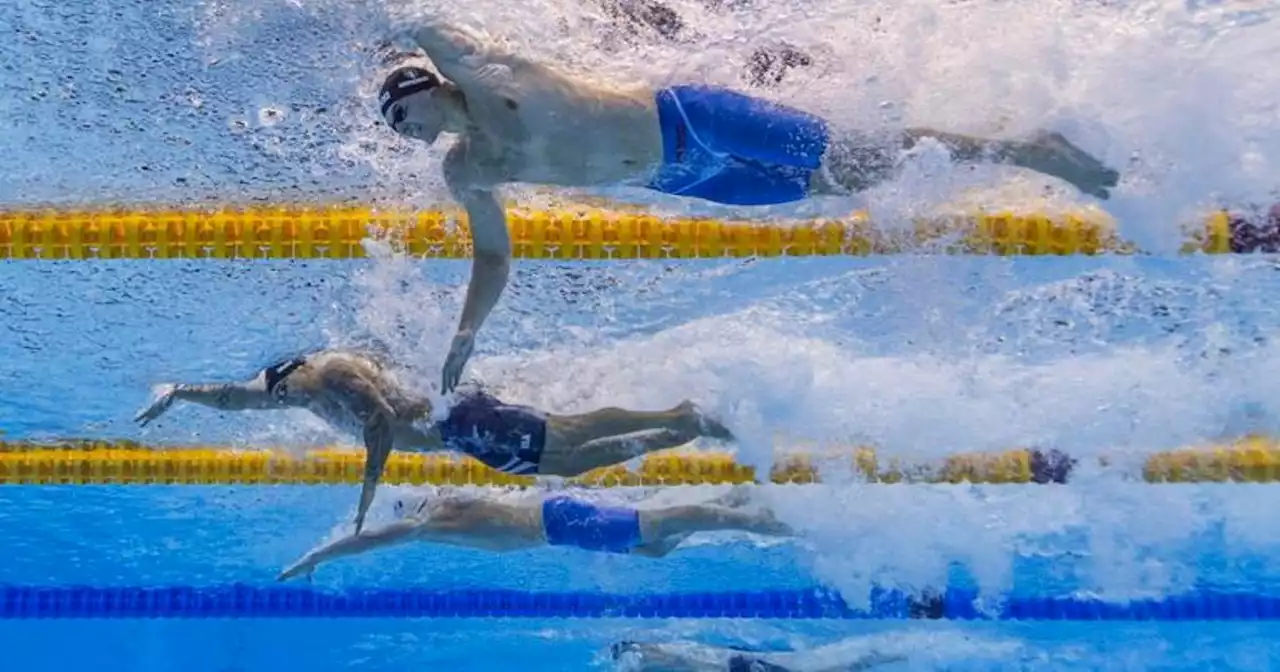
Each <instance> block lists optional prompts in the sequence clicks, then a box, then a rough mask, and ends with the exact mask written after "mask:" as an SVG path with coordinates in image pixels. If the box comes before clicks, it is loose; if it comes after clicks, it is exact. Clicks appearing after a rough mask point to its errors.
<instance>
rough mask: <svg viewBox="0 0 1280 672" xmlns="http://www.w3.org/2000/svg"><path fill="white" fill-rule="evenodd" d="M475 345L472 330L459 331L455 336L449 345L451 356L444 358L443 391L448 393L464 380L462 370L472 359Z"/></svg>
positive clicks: (441, 385) (441, 387)
mask: <svg viewBox="0 0 1280 672" xmlns="http://www.w3.org/2000/svg"><path fill="white" fill-rule="evenodd" d="M475 346H476V339H475V335H474V334H472V333H471V332H470V331H459V332H458V335H457V336H454V337H453V344H452V345H451V346H450V347H449V356H448V357H446V358H445V360H444V371H443V372H442V375H441V381H440V391H441V392H442V393H444V394H448V393H449V392H452V391H453V390H454V388H456V387H457V386H458V383H459V382H460V381H461V380H462V370H463V369H464V368H466V366H467V361H468V360H469V359H471V352H472V351H473V350H474V349H475Z"/></svg>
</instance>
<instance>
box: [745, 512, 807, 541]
mask: <svg viewBox="0 0 1280 672" xmlns="http://www.w3.org/2000/svg"><path fill="white" fill-rule="evenodd" d="M752 518H753V520H752V523H751V527H750V529H749V530H748V531H750V532H754V533H755V534H763V535H766V536H770V537H794V536H795V534H796V531H795V530H794V529H792V528H791V526H790V525H787V524H786V523H784V522H782V521H780V520H778V517H777V516H776V515H774V513H773V511H771V510H769V509H762V510H761V511H759V512H758V513H756V514H755V515H754V516H752Z"/></svg>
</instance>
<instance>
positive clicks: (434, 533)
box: [279, 485, 794, 580]
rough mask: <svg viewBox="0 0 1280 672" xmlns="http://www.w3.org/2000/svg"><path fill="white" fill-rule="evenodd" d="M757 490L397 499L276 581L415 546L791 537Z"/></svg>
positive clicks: (642, 548)
mask: <svg viewBox="0 0 1280 672" xmlns="http://www.w3.org/2000/svg"><path fill="white" fill-rule="evenodd" d="M759 490H760V488H758V487H757V486H749V485H748V486H735V487H734V488H731V489H730V490H729V491H728V492H727V493H726V494H723V495H721V496H719V497H715V498H713V499H710V500H708V501H704V502H699V503H696V504H683V505H675V506H664V507H652V508H651V507H642V508H634V507H631V506H626V505H618V504H603V503H600V502H597V501H593V500H590V499H585V498H582V497H580V496H575V495H568V494H554V495H549V496H547V495H540V494H537V495H533V496H529V495H525V496H524V497H523V498H522V499H520V500H515V501H513V500H512V499H510V498H509V497H507V496H503V495H502V494H500V493H499V492H497V491H492V490H486V491H480V492H479V493H477V494H464V493H462V492H456V491H453V490H452V489H451V488H441V489H440V490H439V492H436V493H433V494H427V495H425V496H422V497H420V498H416V501H409V502H408V503H405V502H404V501H403V500H401V501H398V502H397V506H396V510H397V515H398V517H399V520H395V521H393V522H390V523H387V524H385V525H380V526H375V527H370V528H368V529H366V530H365V531H364V532H363V533H360V534H353V535H350V536H347V537H343V538H341V539H338V540H337V541H334V542H332V543H329V544H325V545H324V546H322V547H320V548H317V549H315V550H313V551H311V552H310V553H307V554H306V555H304V556H303V557H302V558H301V559H300V560H298V562H296V563H294V564H293V565H292V566H290V567H289V568H288V569H286V570H284V571H283V572H281V574H280V577H279V578H280V579H281V580H285V579H289V578H292V577H295V576H302V575H306V574H310V573H311V572H312V571H313V570H314V569H315V568H316V566H317V565H319V564H320V563H322V562H326V561H329V560H333V559H335V558H339V557H343V556H348V555H354V554H357V553H363V552H366V551H371V550H374V549H376V548H381V547H384V546H391V545H395V544H401V543H406V542H410V541H420V542H427V543H443V544H450V545H454V546H466V547H470V548H477V549H482V550H488V551H514V550H521V549H528V548H537V547H543V546H561V547H567V548H574V549H580V550H585V551H594V552H598V553H616V554H628V555H642V556H646V557H662V556H665V555H667V554H668V553H670V552H671V551H673V550H675V548H676V547H677V546H679V545H680V544H681V543H682V542H683V541H684V540H685V539H687V538H688V537H689V536H691V535H693V534H697V533H699V532H745V533H748V534H759V535H765V536H774V537H788V536H792V535H793V534H794V533H793V531H792V530H791V528H789V527H788V526H787V525H785V524H784V523H781V522H779V521H778V520H777V518H776V517H774V515H773V512H772V511H770V510H769V508H768V507H766V506H764V505H763V504H761V503H760V502H758V501H757V494H758V493H759Z"/></svg>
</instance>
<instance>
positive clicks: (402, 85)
mask: <svg viewBox="0 0 1280 672" xmlns="http://www.w3.org/2000/svg"><path fill="white" fill-rule="evenodd" d="M437 86H440V78H439V77H436V75H435V73H433V72H431V71H430V70H426V69H424V68H418V67H413V66H409V67H406V68H399V69H397V70H396V71H395V72H393V73H391V74H390V75H387V79H386V80H385V81H383V82H382V90H381V91H379V92H378V105H379V106H381V108H382V116H384V117H385V116H387V110H388V109H390V108H391V105H392V103H395V102H396V101H397V100H400V99H401V98H404V97H405V96H411V95H413V94H415V93H418V92H419V91H428V90H430V89H433V88H435V87H437Z"/></svg>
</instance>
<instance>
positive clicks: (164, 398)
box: [133, 384, 177, 427]
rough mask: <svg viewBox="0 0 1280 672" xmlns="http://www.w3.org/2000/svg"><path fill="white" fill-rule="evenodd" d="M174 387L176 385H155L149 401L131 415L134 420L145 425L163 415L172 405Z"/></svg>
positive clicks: (175, 387)
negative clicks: (145, 405) (144, 406)
mask: <svg viewBox="0 0 1280 672" xmlns="http://www.w3.org/2000/svg"><path fill="white" fill-rule="evenodd" d="M176 389H177V386H176V385H170V384H165V385H157V386H156V387H155V388H154V389H153V390H152V396H151V403H150V404H148V405H147V407H146V408H144V409H142V410H140V411H138V412H137V414H135V415H134V416H133V420H134V422H137V423H138V424H139V425H141V426H143V427H146V426H147V425H148V424H150V423H151V421H152V420H155V419H156V418H158V417H160V416H161V415H163V414H164V412H165V411H167V410H169V407H170V406H172V405H173V393H174V391H175V390H176Z"/></svg>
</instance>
